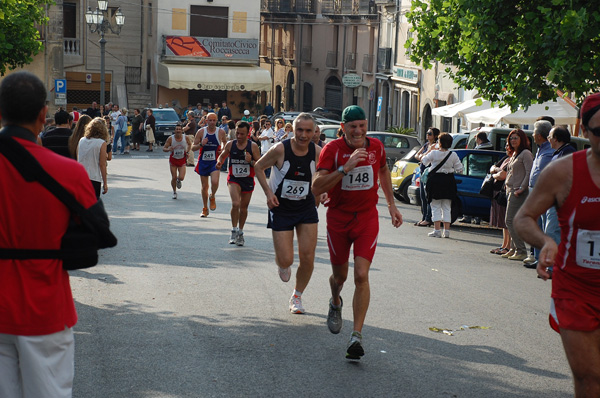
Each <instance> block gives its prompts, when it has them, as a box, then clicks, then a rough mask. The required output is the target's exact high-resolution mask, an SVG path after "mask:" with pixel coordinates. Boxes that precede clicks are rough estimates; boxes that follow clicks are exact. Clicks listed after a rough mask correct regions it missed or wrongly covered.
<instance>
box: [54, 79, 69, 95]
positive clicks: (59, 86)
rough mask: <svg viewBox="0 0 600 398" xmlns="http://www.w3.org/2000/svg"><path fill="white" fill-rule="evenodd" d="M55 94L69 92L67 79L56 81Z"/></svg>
mask: <svg viewBox="0 0 600 398" xmlns="http://www.w3.org/2000/svg"><path fill="white" fill-rule="evenodd" d="M54 92H55V93H56V94H59V93H63V94H64V93H66V92H67V79H56V80H54Z"/></svg>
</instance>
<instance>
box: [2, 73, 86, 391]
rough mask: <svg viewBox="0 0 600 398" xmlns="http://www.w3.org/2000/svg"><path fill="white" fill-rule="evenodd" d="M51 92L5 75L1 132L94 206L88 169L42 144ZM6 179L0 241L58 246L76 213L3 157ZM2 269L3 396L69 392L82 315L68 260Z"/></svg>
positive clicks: (8, 262) (6, 262) (25, 77)
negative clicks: (38, 138) (76, 327)
mask: <svg viewBox="0 0 600 398" xmlns="http://www.w3.org/2000/svg"><path fill="white" fill-rule="evenodd" d="M46 95H47V94H46V90H45V88H44V84H43V83H42V81H40V80H39V79H38V78H37V77H36V76H34V75H33V74H31V73H29V72H15V73H12V74H10V75H8V76H6V77H4V79H3V80H2V83H0V114H1V115H2V126H3V128H2V130H1V131H0V135H1V136H3V137H8V138H9V139H13V140H14V141H17V142H18V143H19V144H21V145H22V146H23V147H24V148H25V150H27V151H28V152H29V153H30V154H31V155H33V156H34V157H35V158H36V160H37V161H38V162H39V163H40V164H41V166H42V167H43V168H44V169H45V170H46V172H48V173H49V174H50V176H51V177H53V178H54V179H55V180H56V181H57V182H58V183H59V184H60V185H62V186H63V187H64V188H65V189H66V190H67V191H69V193H71V194H72V195H73V196H74V197H75V199H76V200H77V201H78V202H79V203H81V205H82V206H84V207H85V208H89V207H90V206H92V205H93V204H94V203H96V197H95V195H94V190H93V188H92V184H90V183H89V182H87V181H89V179H88V175H87V173H86V171H85V169H84V168H83V167H82V166H81V165H79V164H78V163H77V162H76V161H74V160H72V159H67V158H66V157H64V156H59V155H57V154H56V153H54V152H52V151H50V150H48V149H46V148H42V147H40V146H38V145H36V136H38V135H39V133H40V131H41V130H42V128H43V126H44V120H45V115H46V112H47V110H48V107H47V106H46V105H45V103H46V98H47V97H46ZM65 113H66V112H65ZM64 120H66V121H68V117H66V118H65V119H64ZM0 180H1V181H2V183H1V184H0V197H2V198H3V199H2V200H3V201H2V206H0V229H1V230H2V232H1V233H0V247H2V248H8V249H29V250H35V249H48V250H59V249H60V245H61V238H62V236H63V235H64V233H65V231H66V229H67V226H68V224H69V221H70V219H71V211H70V210H69V209H68V208H67V207H66V206H65V205H64V204H63V203H62V202H61V201H59V200H57V199H56V197H55V196H54V195H53V194H52V193H50V191H48V189H46V188H45V187H44V186H42V185H41V184H38V183H35V184H33V183H30V182H26V181H25V180H24V179H23V177H22V176H21V174H20V173H18V172H16V171H15V169H14V167H13V166H12V165H11V163H10V162H9V161H8V160H7V159H5V158H4V157H3V156H0ZM82 181H85V183H82ZM0 269H1V270H2V271H1V272H2V277H0V308H1V313H2V315H1V316H0V364H1V365H0V368H1V370H0V397H71V395H72V388H73V387H72V386H73V375H74V368H75V365H74V357H75V346H74V339H73V329H72V328H73V326H74V325H75V323H76V322H77V313H76V311H75V304H74V301H73V294H72V292H71V287H70V285H69V274H68V273H67V271H66V270H64V269H63V262H62V260H60V259H58V258H50V259H31V258H30V259H24V260H23V259H0Z"/></svg>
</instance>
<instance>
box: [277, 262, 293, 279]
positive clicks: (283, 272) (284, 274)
mask: <svg viewBox="0 0 600 398" xmlns="http://www.w3.org/2000/svg"><path fill="white" fill-rule="evenodd" d="M277 272H279V278H281V280H282V281H284V282H288V281H289V280H290V278H291V277H292V266H289V267H287V268H281V267H279V266H277Z"/></svg>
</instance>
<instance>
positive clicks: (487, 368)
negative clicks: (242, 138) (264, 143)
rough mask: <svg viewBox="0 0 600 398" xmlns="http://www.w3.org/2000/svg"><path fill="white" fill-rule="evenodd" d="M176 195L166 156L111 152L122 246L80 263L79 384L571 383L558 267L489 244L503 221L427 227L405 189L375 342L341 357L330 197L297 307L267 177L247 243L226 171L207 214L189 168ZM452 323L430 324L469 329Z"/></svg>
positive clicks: (421, 386) (161, 387)
mask: <svg viewBox="0 0 600 398" xmlns="http://www.w3.org/2000/svg"><path fill="white" fill-rule="evenodd" d="M187 173H188V174H187V176H186V179H185V181H184V182H183V190H181V191H180V193H179V198H178V199H177V200H173V199H171V189H170V185H169V180H170V174H169V170H168V163H167V156H166V154H163V153H162V152H159V153H157V152H154V153H151V154H149V155H148V154H147V153H146V152H134V153H133V154H132V155H130V156H116V157H115V158H114V159H113V160H112V161H111V162H110V164H109V191H108V194H107V195H104V196H103V199H104V201H105V205H106V208H107V210H108V212H109V214H110V217H111V222H112V229H113V231H114V232H115V234H116V235H117V237H118V238H119V244H118V246H117V247H116V248H113V249H108V250H103V251H102V252H101V260H100V264H99V265H98V266H96V267H94V268H90V269H87V270H79V271H74V272H72V278H71V283H72V287H73V293H74V297H75V300H76V306H77V311H78V314H79V322H78V324H77V325H76V326H75V334H76V362H75V367H76V376H75V381H74V383H75V384H74V397H77V398H95V397H102V398H111V397H144V398H146V397H147V398H150V397H152V398H154V397H169V398H171V397H281V396H296V397H332V396H339V397H515V398H516V397H519V398H522V397H546V398H548V397H568V396H572V380H571V375H570V371H569V368H568V364H567V361H566V358H565V355H564V352H563V349H562V345H561V342H560V337H559V335H558V334H557V333H555V332H553V331H552V330H551V329H550V328H549V326H548V309H549V297H550V287H551V285H550V283H549V282H543V281H541V280H540V279H537V278H536V277H535V271H533V270H528V269H525V268H524V267H522V265H521V264H520V262H519V263H516V262H514V261H509V260H505V259H501V258H500V256H496V255H492V254H490V253H489V249H490V248H492V247H496V246H498V243H499V242H500V241H501V235H500V233H499V231H497V230H490V229H485V228H467V227H463V228H457V229H454V230H452V232H451V239H435V238H428V237H427V232H429V231H428V230H427V229H426V228H419V227H415V226H413V225H412V224H413V223H414V222H415V221H416V220H417V219H420V213H419V211H418V208H417V207H415V206H410V205H406V204H400V203H399V202H397V204H398V206H399V208H400V210H401V211H402V213H403V215H404V225H403V226H402V227H401V228H399V229H395V228H393V227H392V226H391V223H390V220H389V215H388V214H387V210H386V206H385V200H384V199H383V198H381V199H380V203H379V206H378V209H379V211H380V215H381V217H380V224H381V232H380V235H379V245H378V249H377V252H376V255H375V258H374V262H373V265H372V268H371V272H370V283H371V296H372V298H371V306H370V308H369V312H368V314H367V319H366V324H365V327H364V329H363V336H364V341H363V343H364V347H365V351H366V355H365V356H364V357H363V359H362V360H361V361H360V363H351V362H348V361H346V359H345V358H344V352H345V348H346V343H347V340H348V338H349V335H350V332H351V330H352V322H351V296H352V293H353V291H354V286H353V281H352V278H351V277H349V279H348V282H347V283H346V285H345V287H344V290H343V291H342V296H343V297H344V298H345V300H346V307H345V308H344V311H343V317H344V327H343V329H342V332H341V333H340V334H338V335H333V334H331V333H329V331H328V329H327V327H326V325H325V319H326V315H327V303H328V299H329V297H330V293H329V287H328V282H327V280H328V277H329V275H330V273H331V270H330V264H329V260H328V258H329V257H328V251H327V244H326V230H325V223H324V220H325V209H323V208H321V209H320V210H319V214H320V218H321V220H322V221H321V223H320V224H319V239H318V244H317V253H316V260H315V271H314V274H313V276H312V280H311V282H310V284H309V286H308V288H307V289H306V291H305V292H304V295H303V303H304V306H305V307H306V309H307V313H306V314H305V315H292V314H290V313H289V311H288V307H287V306H288V300H289V297H290V294H291V292H292V289H293V283H292V282H293V280H292V281H291V282H289V283H287V284H286V283H283V282H281V281H280V279H279V277H278V276H277V270H276V266H275V264H274V259H273V247H272V240H271V233H270V231H269V230H267V229H266V205H265V196H264V194H263V192H262V190H261V189H260V187H259V186H258V187H257V189H256V191H255V194H254V195H253V198H252V201H251V204H250V209H249V213H250V214H249V217H248V222H247V224H246V228H245V238H246V246H245V247H242V248H240V247H236V246H234V245H229V244H228V238H229V230H230V227H231V224H230V221H229V210H230V201H229V194H228V191H227V186H226V179H225V177H226V176H225V173H222V174H221V187H220V188H219V192H218V193H217V210H216V211H215V212H211V214H210V216H209V217H208V218H200V213H201V210H202V202H201V197H200V179H199V178H198V176H197V174H196V173H194V172H193V170H192V168H187ZM462 325H467V326H482V327H489V329H467V330H462V331H461V330H458V331H456V332H455V333H454V335H447V334H443V333H436V332H433V331H431V330H430V329H429V328H431V327H437V328H440V329H444V328H445V329H454V330H456V329H459V328H460V327H461V326H462Z"/></svg>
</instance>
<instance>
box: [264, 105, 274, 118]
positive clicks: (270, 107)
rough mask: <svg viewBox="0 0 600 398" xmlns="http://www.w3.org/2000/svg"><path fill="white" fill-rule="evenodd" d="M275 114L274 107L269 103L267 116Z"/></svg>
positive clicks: (266, 107)
mask: <svg viewBox="0 0 600 398" xmlns="http://www.w3.org/2000/svg"><path fill="white" fill-rule="evenodd" d="M274 113H275V109H273V106H272V105H271V103H270V102H269V103H268V104H267V106H265V115H267V116H273V114H274Z"/></svg>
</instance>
